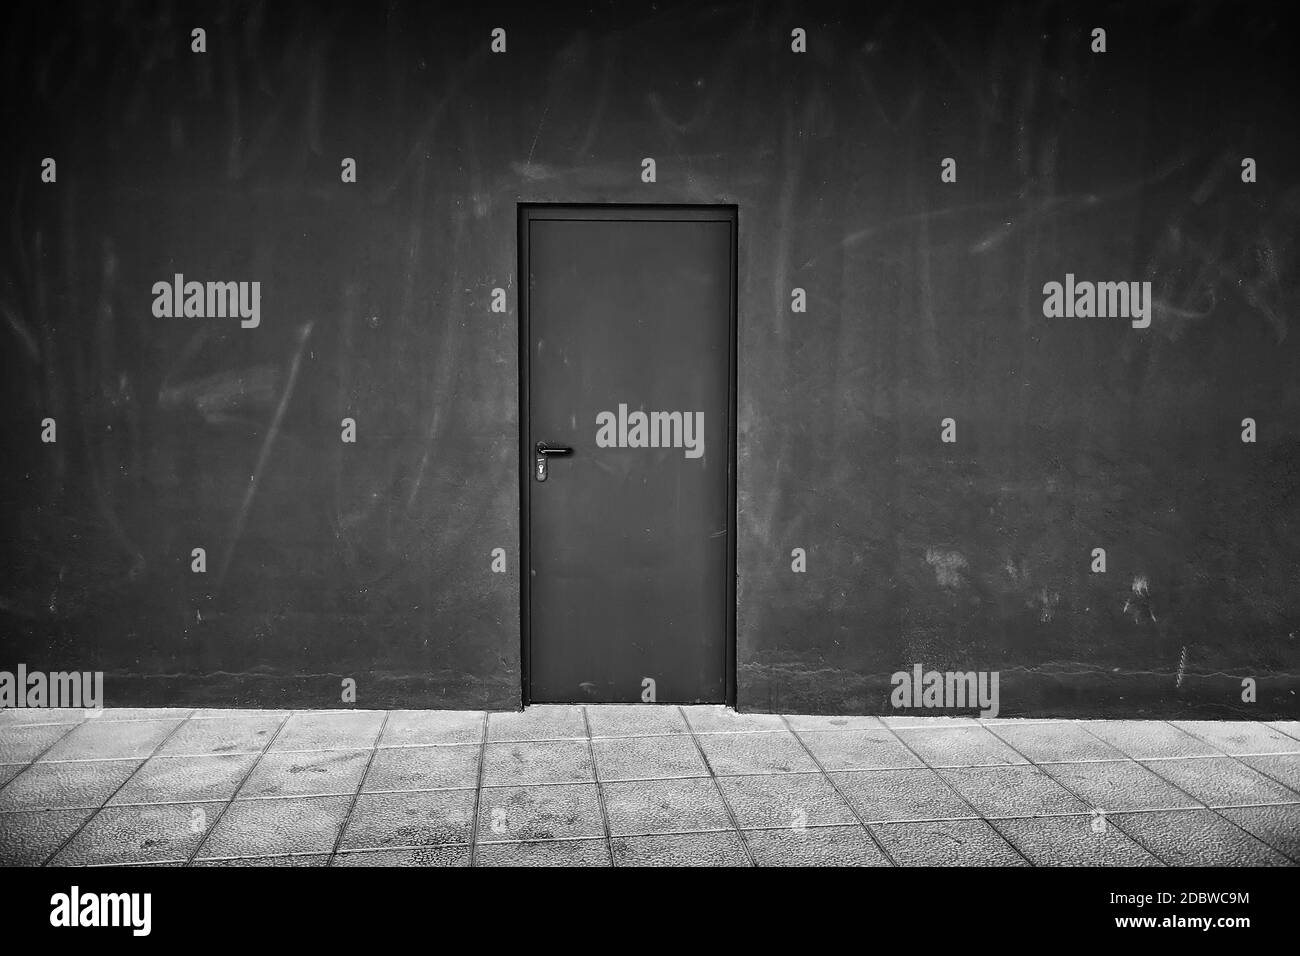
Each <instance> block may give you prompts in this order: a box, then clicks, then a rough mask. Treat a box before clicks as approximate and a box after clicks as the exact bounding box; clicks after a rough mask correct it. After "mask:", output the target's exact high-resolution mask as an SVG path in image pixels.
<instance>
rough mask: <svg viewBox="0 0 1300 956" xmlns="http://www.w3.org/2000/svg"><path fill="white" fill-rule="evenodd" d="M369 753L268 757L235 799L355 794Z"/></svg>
mask: <svg viewBox="0 0 1300 956" xmlns="http://www.w3.org/2000/svg"><path fill="white" fill-rule="evenodd" d="M369 760H370V751H369V750H323V751H312V752H288V753H278V752H276V753H268V754H266V755H265V756H264V757H262V759H261V760H259V761H258V762H257V766H256V767H254V768H253V773H252V775H251V776H249V778H248V781H247V782H246V783H245V784H244V785H243V787H241V788H240V790H239V799H241V800H247V799H250V798H252V797H288V796H295V797H307V796H317V795H324V794H349V793H356V792H357V790H358V789H359V788H360V786H361V777H362V775H363V774H364V773H365V771H366V763H367V762H368V761H369Z"/></svg>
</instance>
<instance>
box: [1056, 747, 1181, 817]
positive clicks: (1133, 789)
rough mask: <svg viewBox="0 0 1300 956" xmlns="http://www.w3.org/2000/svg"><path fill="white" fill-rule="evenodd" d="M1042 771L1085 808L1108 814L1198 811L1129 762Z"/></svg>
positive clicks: (1168, 786)
mask: <svg viewBox="0 0 1300 956" xmlns="http://www.w3.org/2000/svg"><path fill="white" fill-rule="evenodd" d="M1042 769H1043V770H1046V771H1047V772H1048V773H1049V774H1051V776H1052V778H1053V779H1054V780H1056V782H1057V783H1059V784H1061V785H1062V786H1063V787H1065V788H1066V789H1067V790H1070V791H1072V792H1073V793H1075V794H1076V795H1078V797H1079V798H1080V799H1081V800H1083V802H1084V803H1086V804H1088V806H1089V807H1097V808H1098V809H1101V810H1105V811H1106V812H1107V813H1115V812H1120V811H1124V810H1178V809H1180V808H1199V807H1200V805H1199V803H1198V802H1197V801H1196V800H1193V799H1192V798H1191V797H1189V796H1187V795H1186V794H1185V793H1182V792H1181V791H1180V790H1178V788H1176V787H1175V786H1173V784H1170V783H1168V782H1167V781H1165V780H1164V778H1162V777H1160V776H1158V775H1157V774H1154V773H1152V772H1151V771H1150V770H1148V769H1146V767H1144V766H1142V765H1141V764H1138V763H1133V762H1132V761H1128V760H1125V761H1121V762H1116V763H1100V762H1098V763H1049V764H1043V765H1042Z"/></svg>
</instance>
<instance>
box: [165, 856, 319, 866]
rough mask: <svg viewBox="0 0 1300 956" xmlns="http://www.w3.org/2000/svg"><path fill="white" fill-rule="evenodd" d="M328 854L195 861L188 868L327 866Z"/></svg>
mask: <svg viewBox="0 0 1300 956" xmlns="http://www.w3.org/2000/svg"><path fill="white" fill-rule="evenodd" d="M329 859H330V855H329V854H328V853H298V854H295V855H293V856H253V857H243V858H235V859H230V858H227V859H221V860H195V861H194V862H193V863H191V864H190V866H203V867H208V866H327V865H328V864H329Z"/></svg>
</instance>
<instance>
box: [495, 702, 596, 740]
mask: <svg viewBox="0 0 1300 956" xmlns="http://www.w3.org/2000/svg"><path fill="white" fill-rule="evenodd" d="M586 737H587V722H586V721H585V720H584V719H583V716H582V708H581V707H575V706H571V705H569V704H534V705H533V706H532V707H529V708H528V709H527V710H522V711H493V712H492V713H490V714H488V737H487V739H488V740H490V741H500V740H564V739H584V740H585V739H586Z"/></svg>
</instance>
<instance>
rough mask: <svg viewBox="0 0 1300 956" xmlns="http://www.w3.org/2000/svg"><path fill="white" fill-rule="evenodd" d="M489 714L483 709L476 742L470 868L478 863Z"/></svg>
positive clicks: (470, 833)
mask: <svg viewBox="0 0 1300 956" xmlns="http://www.w3.org/2000/svg"><path fill="white" fill-rule="evenodd" d="M491 722H492V721H491V714H490V712H489V711H486V710H485V711H483V722H482V724H481V727H482V729H481V730H480V732H479V733H480V736H479V742H478V774H477V777H476V779H475V781H474V812H473V814H471V816H470V821H469V825H470V831H469V865H470V867H471V868H473V867H475V866H477V865H478V816H479V812H480V808H481V807H482V806H483V765H484V764H485V763H487V744H488V734H489V733H490V732H491V727H490V724H491Z"/></svg>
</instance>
